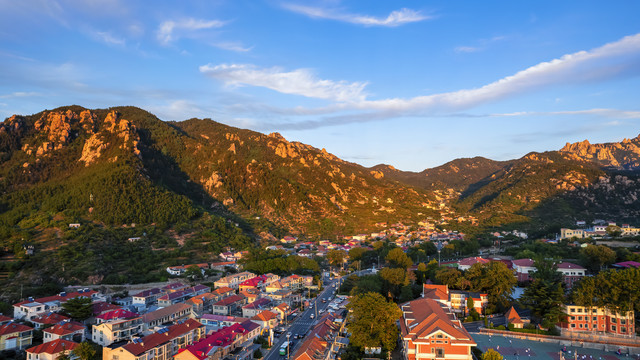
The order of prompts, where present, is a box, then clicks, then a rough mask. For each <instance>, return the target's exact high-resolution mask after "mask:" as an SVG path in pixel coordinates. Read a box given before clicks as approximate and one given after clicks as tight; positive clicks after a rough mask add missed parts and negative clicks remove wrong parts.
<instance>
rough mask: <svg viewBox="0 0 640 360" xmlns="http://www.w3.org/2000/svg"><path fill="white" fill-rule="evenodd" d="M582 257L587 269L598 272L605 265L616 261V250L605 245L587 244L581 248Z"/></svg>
mask: <svg viewBox="0 0 640 360" xmlns="http://www.w3.org/2000/svg"><path fill="white" fill-rule="evenodd" d="M580 257H581V258H582V262H583V264H584V265H585V267H586V268H587V269H589V270H591V271H592V272H593V273H597V272H598V271H600V270H601V269H602V267H603V266H605V265H610V264H612V263H613V262H614V261H616V252H615V251H613V250H611V249H610V248H609V247H607V246H604V245H587V247H586V248H583V249H581V250H580Z"/></svg>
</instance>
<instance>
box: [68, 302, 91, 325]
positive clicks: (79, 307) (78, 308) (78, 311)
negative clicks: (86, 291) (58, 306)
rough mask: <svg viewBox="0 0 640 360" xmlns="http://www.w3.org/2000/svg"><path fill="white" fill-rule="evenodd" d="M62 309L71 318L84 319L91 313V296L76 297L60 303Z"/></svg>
mask: <svg viewBox="0 0 640 360" xmlns="http://www.w3.org/2000/svg"><path fill="white" fill-rule="evenodd" d="M62 311H63V312H64V313H65V314H66V315H68V316H69V317H71V318H72V319H73V320H77V321H84V320H86V319H88V318H89V317H91V315H93V309H92V303H91V298H88V297H76V298H73V299H70V300H68V301H67V302H65V303H64V304H62Z"/></svg>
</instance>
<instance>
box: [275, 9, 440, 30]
mask: <svg viewBox="0 0 640 360" xmlns="http://www.w3.org/2000/svg"><path fill="white" fill-rule="evenodd" d="M282 7H284V8H285V9H287V10H290V11H293V12H296V13H299V14H303V15H306V16H308V17H311V18H317V19H329V20H336V21H342V22H347V23H351V24H358V25H364V26H386V27H396V26H400V25H404V24H408V23H413V22H419V21H424V20H429V19H432V18H433V16H428V15H424V14H422V13H421V12H420V11H416V10H411V9H407V8H402V9H400V10H395V11H392V12H391V13H390V14H389V15H388V16H387V17H375V16H370V15H360V14H350V13H348V12H344V11H342V10H339V9H334V8H323V7H313V6H306V5H298V4H291V3H284V4H282Z"/></svg>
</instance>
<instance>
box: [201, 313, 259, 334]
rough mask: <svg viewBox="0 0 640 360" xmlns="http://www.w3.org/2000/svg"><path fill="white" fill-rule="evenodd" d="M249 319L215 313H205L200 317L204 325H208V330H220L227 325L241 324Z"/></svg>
mask: <svg viewBox="0 0 640 360" xmlns="http://www.w3.org/2000/svg"><path fill="white" fill-rule="evenodd" d="M247 320H249V319H247V318H244V317H237V316H225V315H214V314H204V315H202V317H201V318H200V322H201V323H202V325H204V326H206V327H207V332H208V331H209V330H216V331H217V330H219V329H221V328H223V327H225V326H231V325H233V324H240V323H243V322H245V321H247Z"/></svg>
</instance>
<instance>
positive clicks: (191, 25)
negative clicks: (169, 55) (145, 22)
mask: <svg viewBox="0 0 640 360" xmlns="http://www.w3.org/2000/svg"><path fill="white" fill-rule="evenodd" d="M224 25H225V22H224V21H220V20H201V19H194V18H188V19H182V20H178V21H174V20H167V21H165V22H163V23H162V24H160V27H159V28H158V33H157V37H158V41H159V42H160V43H161V44H162V45H169V44H170V43H171V42H173V41H175V40H177V39H178V38H179V37H180V36H184V35H185V34H188V33H191V32H194V31H197V30H204V29H214V28H220V27H223V26H224Z"/></svg>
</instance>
